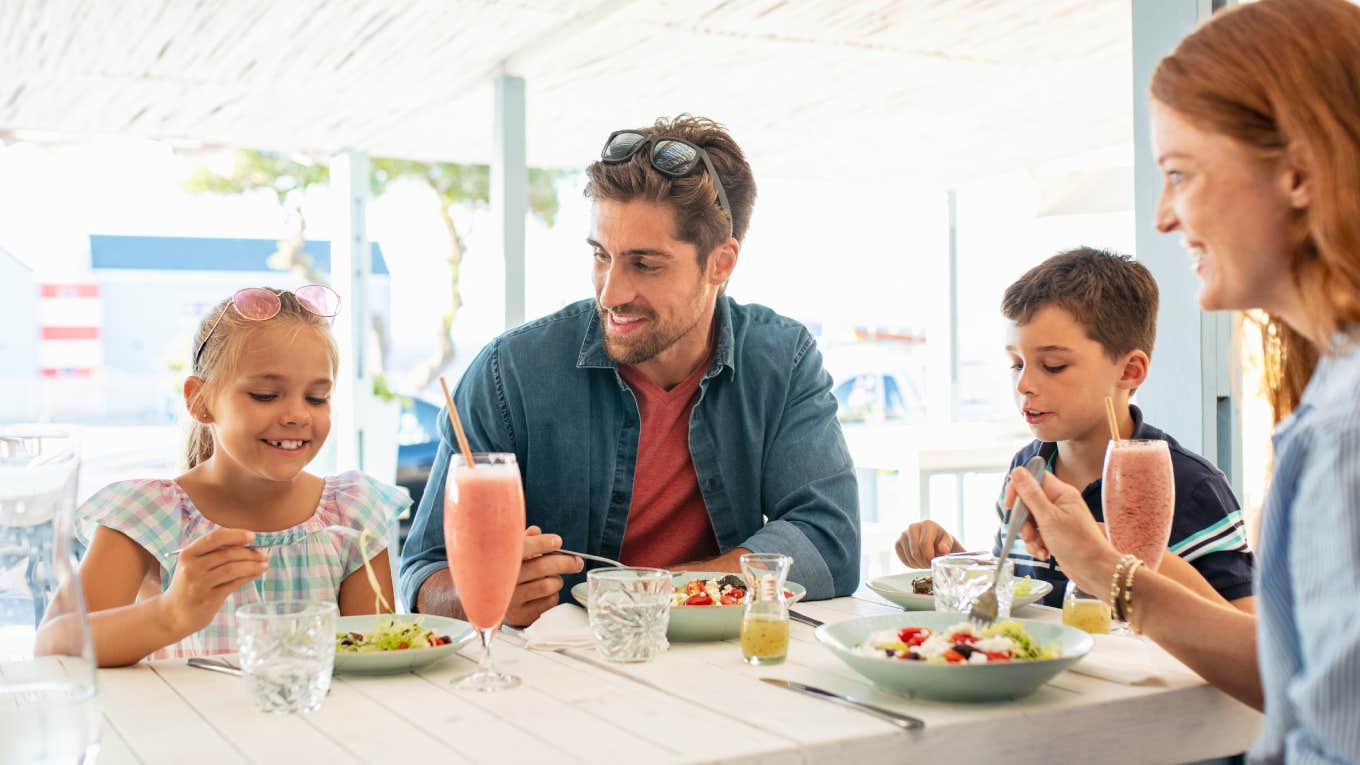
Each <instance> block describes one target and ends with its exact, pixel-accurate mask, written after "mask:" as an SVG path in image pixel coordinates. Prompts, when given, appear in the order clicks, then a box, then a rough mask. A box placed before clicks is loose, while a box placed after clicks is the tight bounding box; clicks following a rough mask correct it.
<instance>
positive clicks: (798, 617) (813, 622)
mask: <svg viewBox="0 0 1360 765" xmlns="http://www.w3.org/2000/svg"><path fill="white" fill-rule="evenodd" d="M789 618H790V619H792V620H794V621H795V622H798V623H800V624H806V625H807V626H809V627H820V626H822V624H824V622H822V620H821V619H813V618H812V617H811V616H808V615H807V614H800V613H798V612H797V611H795V610H793V609H792V608H790V609H789Z"/></svg>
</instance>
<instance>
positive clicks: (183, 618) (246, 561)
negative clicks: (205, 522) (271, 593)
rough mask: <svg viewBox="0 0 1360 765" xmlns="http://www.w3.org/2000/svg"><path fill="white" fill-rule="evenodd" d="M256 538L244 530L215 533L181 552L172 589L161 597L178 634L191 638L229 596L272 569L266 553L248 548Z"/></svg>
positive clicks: (195, 541) (169, 619)
mask: <svg viewBox="0 0 1360 765" xmlns="http://www.w3.org/2000/svg"><path fill="white" fill-rule="evenodd" d="M254 538H255V533H254V532H252V531H246V530H245V529H216V530H214V531H210V532H208V533H207V534H204V535H203V536H201V537H199V538H198V539H196V540H194V541H193V542H192V543H191V544H189V545H188V546H187V547H185V548H184V550H183V551H181V552H180V554H179V562H178V563H177V564H176V565H175V574H174V576H173V577H172V578H171V580H170V587H169V588H168V589H166V591H165V594H164V595H162V596H161V598H162V607H163V608H164V609H165V613H166V617H167V619H168V621H169V624H170V625H171V627H172V628H173V630H174V631H175V632H176V633H177V634H180V635H191V634H193V633H195V632H198V631H199V630H201V629H203V628H204V627H206V626H208V625H209V624H211V623H212V620H213V617H214V616H216V615H217V612H218V610H220V609H221V608H222V603H223V602H224V601H226V599H227V596H228V595H230V594H232V593H233V592H235V591H236V590H237V589H239V588H240V587H241V585H243V584H246V583H247V582H251V581H254V580H255V579H258V578H259V577H260V575H261V574H263V573H264V572H265V570H267V569H268V568H269V565H268V564H267V563H266V562H265V561H266V558H267V557H268V556H267V554H266V553H265V551H263V550H254V549H251V548H249V547H246V545H248V544H250V542H251V540H253V539H254Z"/></svg>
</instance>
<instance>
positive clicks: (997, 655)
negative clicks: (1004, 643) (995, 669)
mask: <svg viewBox="0 0 1360 765" xmlns="http://www.w3.org/2000/svg"><path fill="white" fill-rule="evenodd" d="M986 653H987V661H1010V660H1011V655H1010V653H1009V652H1008V651H987V652H986Z"/></svg>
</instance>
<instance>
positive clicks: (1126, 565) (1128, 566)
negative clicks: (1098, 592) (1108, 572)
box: [1110, 553, 1142, 622]
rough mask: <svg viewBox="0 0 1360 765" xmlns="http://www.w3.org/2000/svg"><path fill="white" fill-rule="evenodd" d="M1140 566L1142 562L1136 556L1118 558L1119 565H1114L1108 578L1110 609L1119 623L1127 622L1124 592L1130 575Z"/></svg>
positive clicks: (1129, 555)
mask: <svg viewBox="0 0 1360 765" xmlns="http://www.w3.org/2000/svg"><path fill="white" fill-rule="evenodd" d="M1141 564H1142V561H1140V559H1138V557H1137V555H1134V554H1132V553H1130V554H1126V555H1125V557H1122V558H1119V564H1118V565H1115V568H1114V574H1112V576H1111V577H1110V607H1111V608H1114V617H1115V618H1117V619H1119V621H1121V622H1122V621H1127V618H1126V617H1125V607H1126V606H1127V604H1129V602H1127V599H1126V598H1127V595H1126V592H1125V591H1126V588H1127V583H1129V581H1132V576H1130V573H1132V570H1133V569H1134V568H1137V566H1138V565H1141ZM1121 585H1123V587H1121Z"/></svg>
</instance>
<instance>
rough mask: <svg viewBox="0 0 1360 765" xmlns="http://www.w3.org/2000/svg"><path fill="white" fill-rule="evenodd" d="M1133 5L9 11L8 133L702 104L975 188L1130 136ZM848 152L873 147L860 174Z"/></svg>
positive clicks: (471, 5)
mask: <svg viewBox="0 0 1360 765" xmlns="http://www.w3.org/2000/svg"><path fill="white" fill-rule="evenodd" d="M1129 15H1130V9H1129V4H1128V2H1127V0H1094V1H1093V0H1045V2H1042V3H1035V2H1031V1H1030V0H954V1H951V0H905V1H895V2H888V1H886V0H884V1H875V2H867V1H864V0H855V1H851V2H846V0H802V1H801V2H799V1H791V2H780V1H777V0H761V1H759V2H756V1H754V0H742V1H738V0H664V1H663V0H653V1H646V0H636V1H634V2H626V0H552V1H550V0H542V1H534V2H529V1H523V2H496V1H495V0H444V1H442V2H440V1H436V0H338V1H336V0H330V1H328V0H291V1H290V2H284V3H280V2H271V1H269V0H216V1H214V0H160V1H156V0H128V1H127V2H117V3H110V2H105V1H103V0H0V130H5V129H9V130H24V129H32V130H47V131H54V132H59V133H71V134H106V133H127V134H134V135H144V136H150V137H157V138H171V139H176V138H178V139H195V140H202V141H206V142H212V143H224V144H233V145H249V146H260V147H266V148H278V149H287V150H297V151H310V152H316V153H321V154H324V153H329V152H331V151H334V150H336V149H338V148H342V147H354V148H359V149H363V150H366V151H369V152H370V153H372V154H375V155H383V156H402V157H413V158H420V159H451V160H459V161H469V160H476V161H485V160H486V159H487V158H488V157H489V156H490V147H491V136H490V132H491V93H490V81H491V78H492V77H493V76H494V74H495V73H496V72H497V71H498V70H499V69H500V68H501V67H502V66H504V67H505V68H506V70H507V71H510V72H511V73H514V74H520V75H523V76H524V77H525V78H526V81H527V90H528V106H529V125H528V135H529V160H530V162H531V163H532V164H535V165H547V166H564V167H572V166H580V165H581V164H583V163H584V161H586V160H587V159H588V158H589V157H590V156H592V155H593V154H594V152H595V151H597V150H598V146H599V143H600V141H601V140H602V138H603V136H604V135H605V134H607V133H608V131H609V130H611V129H614V128H617V127H621V126H629V125H638V124H643V123H646V122H650V121H651V120H652V119H653V118H655V117H657V116H659V115H670V114H675V113H677V112H680V111H692V112H696V113H701V114H706V115H709V116H713V117H715V118H717V119H719V120H720V121H723V122H726V123H727V124H728V125H730V126H731V127H732V129H733V131H734V132H735V133H736V135H737V138H738V140H739V141H741V142H742V143H743V145H744V146H745V147H746V148H747V150H748V152H749V153H750V155H751V158H752V161H753V163H754V164H755V165H756V168H757V171H758V172H759V173H761V174H771V175H796V176H809V175H813V176H828V175H829V176H835V175H842V174H845V175H853V176H862V175H902V174H910V175H935V176H942V177H952V178H955V179H957V178H958V177H960V176H969V175H974V174H978V173H982V172H992V171H997V170H1004V169H1011V168H1015V167H1027V166H1033V165H1034V164H1037V163H1040V162H1043V161H1045V160H1048V159H1052V158H1056V157H1062V156H1065V155H1067V154H1070V153H1072V152H1074V151H1080V150H1083V149H1088V148H1099V147H1104V146H1109V145H1114V144H1120V143H1126V142H1128V141H1129V140H1131V110H1130V100H1131V93H1130V76H1129V57H1130V53H1129V51H1130V21H1129ZM850 155H855V156H862V157H868V158H869V159H870V161H869V162H866V163H863V164H861V165H859V166H855V165H853V164H851V163H850V162H849V161H847V157H848V156H850Z"/></svg>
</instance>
